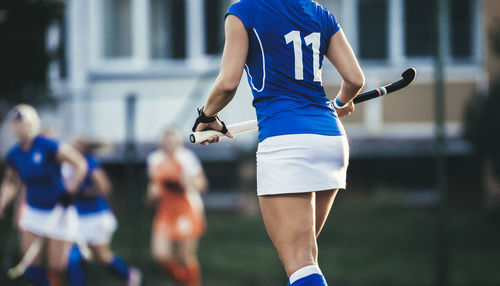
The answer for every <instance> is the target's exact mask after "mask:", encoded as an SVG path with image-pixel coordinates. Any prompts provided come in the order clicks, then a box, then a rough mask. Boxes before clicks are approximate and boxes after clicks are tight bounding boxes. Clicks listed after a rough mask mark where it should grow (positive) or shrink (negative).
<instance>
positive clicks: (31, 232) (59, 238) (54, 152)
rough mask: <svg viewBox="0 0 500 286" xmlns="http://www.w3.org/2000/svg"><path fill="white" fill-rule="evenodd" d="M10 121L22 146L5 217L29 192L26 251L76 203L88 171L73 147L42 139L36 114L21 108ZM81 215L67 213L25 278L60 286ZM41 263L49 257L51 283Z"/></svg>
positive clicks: (23, 224)
mask: <svg viewBox="0 0 500 286" xmlns="http://www.w3.org/2000/svg"><path fill="white" fill-rule="evenodd" d="M8 120H9V122H10V127H11V129H12V131H13V134H14V136H15V138H16V140H17V144H15V145H14V146H13V147H12V148H11V149H10V151H9V152H8V154H7V160H6V163H7V165H6V170H5V175H4V178H3V182H2V185H1V193H0V194H1V198H0V214H2V213H3V211H4V209H5V207H6V206H7V205H8V204H9V202H10V201H11V200H12V199H13V198H14V197H15V196H16V192H17V191H18V190H19V189H21V188H20V187H19V184H20V183H22V184H24V185H25V187H26V204H25V205H23V207H22V210H21V215H20V220H19V227H20V229H21V230H22V233H21V250H22V252H23V253H25V252H26V251H27V249H28V248H29V246H30V245H31V244H32V243H33V242H34V241H35V240H37V239H38V238H39V237H43V236H45V235H46V234H45V231H46V226H45V224H46V222H47V219H48V217H49V216H50V215H51V212H52V210H53V209H54V207H55V206H56V204H57V203H58V202H59V203H61V204H62V205H63V206H68V205H69V204H70V203H71V200H72V198H71V194H74V193H75V192H76V191H77V189H78V186H79V185H80V183H81V182H82V180H83V178H84V176H85V173H86V171H87V164H86V163H85V159H84V158H83V157H82V155H81V154H80V153H79V152H78V151H76V150H75V149H74V148H73V147H71V146H69V145H61V144H59V142H57V141H55V140H52V139H48V138H45V137H43V136H41V135H40V134H39V131H40V119H39V117H38V114H37V112H36V110H35V109H34V108H33V107H31V106H29V105H24V104H20V105H17V106H15V107H14V108H13V109H12V110H11V111H10V112H9V114H8ZM63 162H66V163H68V164H70V165H71V166H72V167H73V169H74V176H73V179H72V180H70V181H68V182H67V184H66V185H64V183H63V180H62V176H61V163H63ZM77 228H78V215H77V213H76V210H75V209H74V207H72V206H71V207H68V208H66V209H65V212H64V213H63V216H62V217H61V219H60V220H59V221H58V224H57V226H56V227H55V228H54V231H53V232H51V233H50V234H48V237H47V241H46V242H45V243H44V247H43V248H42V251H40V252H39V253H38V255H37V256H36V258H35V260H34V261H33V263H32V265H30V266H29V267H28V268H27V269H26V271H25V275H26V278H27V280H28V281H29V282H30V283H31V284H32V285H35V286H38V285H43V286H46V285H49V280H50V285H52V286H58V285H60V283H61V279H62V277H63V276H64V274H65V270H66V265H67V261H68V252H69V248H70V247H71V244H72V241H74V240H75V238H76V236H77V231H78V229H77ZM42 257H46V265H47V266H48V272H49V277H48V278H47V275H46V270H45V268H44V267H43V261H42Z"/></svg>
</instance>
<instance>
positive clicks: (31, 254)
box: [7, 205, 91, 279]
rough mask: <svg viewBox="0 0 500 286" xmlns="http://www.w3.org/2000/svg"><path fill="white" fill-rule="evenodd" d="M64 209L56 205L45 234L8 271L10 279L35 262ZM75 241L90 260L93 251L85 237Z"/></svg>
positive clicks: (86, 258) (18, 275) (47, 223)
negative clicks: (84, 239)
mask: <svg viewBox="0 0 500 286" xmlns="http://www.w3.org/2000/svg"><path fill="white" fill-rule="evenodd" d="M64 211H65V208H64V207H63V206H61V205H56V207H55V208H54V210H52V213H51V214H50V216H49V217H48V219H47V222H46V224H45V230H44V236H40V237H37V238H36V239H35V240H34V241H33V242H32V243H31V245H30V246H29V248H28V250H27V251H26V253H25V254H24V256H23V258H22V259H21V262H19V264H17V265H16V266H15V267H13V268H11V269H9V270H8V271H7V275H8V276H9V278H10V279H16V278H18V277H20V276H21V275H23V274H24V272H25V271H26V269H27V268H28V267H29V266H30V265H31V264H32V263H33V260H35V258H36V256H37V255H38V253H40V250H41V249H42V245H43V242H44V239H45V238H46V237H49V236H50V234H51V233H52V232H53V231H54V230H55V228H56V227H57V224H58V223H59V221H60V220H61V218H62V216H63V215H64ZM75 243H76V244H77V245H78V247H79V248H80V251H81V252H82V256H83V257H84V259H85V260H89V259H90V258H91V252H90V249H89V247H88V245H87V244H86V243H85V241H83V239H81V237H80V236H78V238H77V239H76V241H75Z"/></svg>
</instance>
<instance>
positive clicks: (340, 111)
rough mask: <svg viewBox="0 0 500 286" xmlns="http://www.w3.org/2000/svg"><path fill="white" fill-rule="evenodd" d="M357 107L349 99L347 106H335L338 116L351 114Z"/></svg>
mask: <svg viewBox="0 0 500 286" xmlns="http://www.w3.org/2000/svg"><path fill="white" fill-rule="evenodd" d="M355 109H356V108H355V107H354V102H352V101H349V102H348V103H347V105H346V107H344V108H342V109H337V108H335V111H336V112H337V115H338V117H345V116H349V115H351V113H353V112H354V110H355Z"/></svg>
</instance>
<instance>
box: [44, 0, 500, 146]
mask: <svg viewBox="0 0 500 286" xmlns="http://www.w3.org/2000/svg"><path fill="white" fill-rule="evenodd" d="M318 2H319V3H320V4H322V5H324V6H326V7H327V8H328V9H329V10H330V11H331V12H333V13H334V15H335V16H336V17H337V19H338V20H339V22H340V24H341V26H342V28H343V30H344V32H345V34H346V35H347V37H348V39H349V41H350V43H351V45H352V47H353V49H354V51H355V53H356V54H357V55H358V57H359V59H360V62H361V65H362V68H363V70H364V72H365V76H366V86H365V89H371V88H375V87H378V86H380V85H383V84H387V83H389V82H392V81H395V80H398V79H399V78H400V74H401V73H402V72H403V71H404V70H405V69H406V68H407V67H410V66H413V67H415V68H416V69H417V71H418V75H417V79H416V81H415V82H414V83H413V84H412V85H411V86H409V87H408V88H406V89H405V90H404V91H401V92H398V93H397V94H393V95H388V96H387V97H386V98H383V99H376V100H372V101H369V102H365V103H363V104H360V105H358V106H357V107H356V108H357V109H356V112H355V113H354V114H353V115H352V116H351V117H350V118H347V119H345V120H343V122H344V123H345V126H346V129H347V132H348V134H349V136H350V137H351V142H352V141H353V140H354V141H356V140H360V142H364V141H363V140H392V139H396V140H421V139H425V140H429V139H431V138H432V137H433V132H434V127H433V123H434V104H433V102H434V88H433V86H434V64H433V55H434V51H435V46H436V31H437V28H436V21H435V13H436V9H433V8H429V7H435V3H436V0H318ZM499 2H500V1H496V0H453V1H450V5H449V6H450V7H449V8H450V9H449V11H448V13H447V14H448V18H449V20H448V23H449V32H448V37H447V41H446V42H447V47H446V50H447V53H446V66H445V73H446V95H445V101H446V117H445V118H446V127H447V135H448V136H449V138H450V139H452V140H453V139H456V140H458V141H460V139H459V138H460V134H461V125H462V124H461V123H462V119H463V118H462V117H463V111H464V109H465V108H466V103H467V101H468V100H469V99H470V98H471V97H472V96H475V95H476V94H477V93H478V91H480V90H484V89H486V88H487V86H488V82H489V80H490V78H489V77H490V76H494V75H496V76H498V75H499V74H500V73H499V72H498V71H499V70H500V67H499V64H498V63H499V61H498V59H497V58H495V57H494V56H493V55H492V53H491V51H490V48H489V39H488V35H489V33H490V28H491V27H492V26H495V20H494V19H495V18H497V17H499V16H500V7H499V6H500V3H499ZM67 3H68V5H67V23H66V24H67V25H66V37H65V43H66V51H67V65H68V68H67V70H68V75H67V78H65V79H63V80H62V82H63V84H62V86H64V88H62V89H61V94H63V98H64V100H63V103H62V104H61V105H60V107H59V111H58V112H57V113H56V115H52V122H54V125H57V129H58V131H59V133H60V134H61V135H62V136H63V137H66V136H69V135H70V134H74V133H78V134H88V135H91V136H94V137H99V138H104V139H107V140H110V141H112V142H123V141H124V140H125V139H126V133H127V131H126V129H127V128H126V122H127V117H128V116H129V115H128V114H127V111H126V103H125V102H126V98H127V97H128V96H131V95H133V96H135V98H136V105H135V122H133V124H134V125H135V137H136V139H137V141H138V142H140V143H147V142H155V141H156V138H157V136H158V134H159V132H160V131H161V130H162V129H163V128H164V127H165V126H168V125H174V126H177V127H178V128H180V129H181V130H182V131H183V133H185V134H186V135H187V134H188V133H189V129H190V127H191V124H192V122H193V121H194V118H195V116H196V112H195V107H196V106H201V105H202V104H203V103H204V102H205V100H206V97H207V96H208V92H209V89H210V87H211V84H212V83H213V81H214V79H215V77H216V75H217V70H218V67H219V65H220V53H221V51H222V47H223V43H224V33H223V24H224V14H225V11H226V10H227V8H228V7H229V5H231V3H232V1H230V0H69V1H67ZM323 73H324V74H323V82H324V86H325V89H326V91H327V95H328V96H329V97H334V96H335V95H336V94H337V92H338V90H339V87H340V83H341V78H340V76H339V75H338V73H337V72H336V71H335V70H334V68H333V67H332V66H331V65H330V64H329V63H326V62H325V65H324V69H323ZM251 101H252V95H251V92H250V89H249V88H248V85H247V84H246V78H245V76H244V78H243V80H242V84H241V85H240V88H239V90H238V92H237V95H236V97H235V101H234V102H233V103H231V105H230V106H229V108H227V110H225V111H223V112H222V114H221V117H222V118H223V119H224V120H225V121H226V122H229V123H230V122H237V121H243V120H248V119H252V118H254V117H255V113H254V110H253V107H252V106H251ZM49 121H50V120H49ZM255 138H256V136H252V135H246V136H244V137H243V138H242V139H241V140H235V143H234V144H247V145H252V146H253V144H255V140H256V139H255ZM458 141H457V142H458ZM384 142H385V141H384ZM458 149H460V148H458ZM429 150H430V149H429ZM366 152H370V150H369V149H368V150H366ZM388 152H389V153H390V151H388ZM459 152H460V151H459Z"/></svg>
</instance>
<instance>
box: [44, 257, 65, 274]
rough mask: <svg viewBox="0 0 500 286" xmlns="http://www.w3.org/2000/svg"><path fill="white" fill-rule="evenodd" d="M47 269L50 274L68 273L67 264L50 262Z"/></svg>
mask: <svg viewBox="0 0 500 286" xmlns="http://www.w3.org/2000/svg"><path fill="white" fill-rule="evenodd" d="M47 268H48V270H49V272H52V273H63V272H64V271H66V263H63V262H60V261H57V262H54V261H50V260H49V263H48V267H47Z"/></svg>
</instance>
